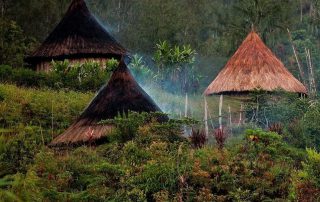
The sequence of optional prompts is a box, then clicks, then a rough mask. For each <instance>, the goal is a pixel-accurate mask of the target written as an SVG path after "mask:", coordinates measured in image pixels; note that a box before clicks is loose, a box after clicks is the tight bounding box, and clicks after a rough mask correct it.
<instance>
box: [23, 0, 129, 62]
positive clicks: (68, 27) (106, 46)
mask: <svg viewBox="0 0 320 202" xmlns="http://www.w3.org/2000/svg"><path fill="white" fill-rule="evenodd" d="M126 53H127V51H126V49H125V48H124V47H122V46H121V45H120V44H119V43H118V42H117V41H116V40H115V39H114V38H113V37H112V36H111V35H110V34H109V33H108V31H107V30H106V29H105V28H104V27H103V26H102V25H101V24H100V23H99V22H98V20H97V19H96V18H95V16H93V15H92V14H91V12H90V11H89V9H88V7H87V5H86V3H85V1H84V0H73V1H72V3H71V5H70V7H69V9H68V11H67V13H66V14H65V16H64V17H63V19H62V20H61V22H60V23H59V24H58V25H57V27H56V28H55V29H54V30H53V31H52V32H51V34H50V35H49V36H48V38H47V39H46V40H45V41H44V42H43V43H42V45H41V46H40V47H39V48H38V49H37V50H36V51H35V52H34V53H33V54H32V55H30V56H29V57H27V58H26V59H25V60H26V62H28V63H30V64H35V63H38V62H40V61H51V60H53V59H57V60H63V59H71V58H83V57H90V58H94V57H107V58H111V57H115V58H119V59H120V58H121V57H122V56H123V55H125V54H126Z"/></svg>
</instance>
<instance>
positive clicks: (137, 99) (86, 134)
mask: <svg viewBox="0 0 320 202" xmlns="http://www.w3.org/2000/svg"><path fill="white" fill-rule="evenodd" d="M129 111H134V112H161V110H160V108H159V107H158V106H157V105H156V104H155V102H154V101H153V100H152V99H151V98H150V97H149V95H148V94H147V93H146V92H145V91H144V90H143V89H142V88H141V87H140V86H139V84H138V83H137V82H136V81H135V79H134V78H133V76H132V74H131V73H130V70H129V69H128V68H127V66H126V64H125V63H124V62H123V61H121V62H120V64H119V67H118V68H117V69H116V70H115V71H114V73H113V75H112V77H111V79H110V80H109V82H108V84H107V85H106V86H104V87H103V88H102V89H101V90H100V91H99V92H98V94H97V95H96V97H95V98H94V99H93V100H92V101H91V103H90V104H89V106H88V107H87V108H86V109H85V110H84V112H83V113H82V114H81V115H80V117H79V118H78V119H77V120H76V121H75V123H73V124H72V125H71V126H70V127H69V128H68V129H67V130H66V131H65V132H64V133H63V134H61V135H60V136H58V137H57V138H55V139H54V140H53V141H52V142H51V144H50V145H51V146H59V145H74V144H82V143H86V142H89V141H90V142H92V141H93V142H95V141H99V142H100V141H103V140H104V138H105V137H106V136H107V135H108V134H109V133H110V132H111V131H112V129H113V126H112V125H100V124H98V123H99V122H100V121H102V120H107V119H113V118H115V117H116V116H117V115H118V114H119V113H120V114H123V113H124V114H127V113H128V112H129ZM163 119H164V120H166V117H163Z"/></svg>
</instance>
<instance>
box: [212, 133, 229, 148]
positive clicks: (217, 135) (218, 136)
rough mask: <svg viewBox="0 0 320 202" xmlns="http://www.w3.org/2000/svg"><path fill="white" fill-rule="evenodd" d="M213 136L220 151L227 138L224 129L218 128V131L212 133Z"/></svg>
mask: <svg viewBox="0 0 320 202" xmlns="http://www.w3.org/2000/svg"><path fill="white" fill-rule="evenodd" d="M213 136H214V138H215V140H216V143H217V145H218V148H219V149H220V150H222V149H223V147H224V145H225V142H226V140H227V138H228V133H227V131H226V129H225V128H222V129H221V128H218V129H215V131H214V133H213Z"/></svg>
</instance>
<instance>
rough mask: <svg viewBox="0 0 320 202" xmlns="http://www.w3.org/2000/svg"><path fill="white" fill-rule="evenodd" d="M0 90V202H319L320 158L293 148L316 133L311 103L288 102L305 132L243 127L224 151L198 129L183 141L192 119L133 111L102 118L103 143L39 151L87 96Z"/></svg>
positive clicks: (313, 152)
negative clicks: (108, 127)
mask: <svg viewBox="0 0 320 202" xmlns="http://www.w3.org/2000/svg"><path fill="white" fill-rule="evenodd" d="M0 92H1V105H0V106H1V111H0V115H1V127H2V129H1V131H0V132H1V135H0V168H1V169H0V170H1V172H0V176H1V180H0V198H3V199H4V200H5V201H17V200H18V201H19V200H20V201H180V200H183V201H263V200H310V201H316V200H318V199H319V197H320V186H319V182H320V175H319V172H318V171H319V168H318V167H319V153H318V152H317V151H316V150H314V149H307V151H305V146H301V148H302V149H298V148H296V147H294V146H293V145H296V144H297V142H300V143H301V142H303V141H302V140H303V138H305V140H306V139H308V135H309V134H310V135H312V134H319V132H316V128H317V127H314V126H313V125H312V124H314V123H315V122H310V121H308V120H305V119H307V117H309V116H311V115H313V114H314V115H316V113H317V111H318V110H317V109H318V108H319V106H318V105H317V104H313V105H312V106H309V103H308V102H307V103H304V102H303V100H298V101H296V104H294V103H292V105H294V106H295V107H296V106H300V107H302V106H304V105H306V106H305V107H306V108H310V110H307V111H306V113H305V115H304V116H302V117H303V118H302V119H301V120H298V121H300V122H301V124H302V126H301V127H302V128H301V130H299V131H296V130H294V131H295V132H296V133H298V132H299V134H296V133H294V135H296V137H292V136H291V135H293V132H292V129H290V125H289V126H288V125H287V124H286V123H285V122H283V123H284V125H285V126H288V127H289V128H288V129H285V130H284V131H285V133H284V134H283V135H279V134H277V133H275V132H266V131H263V130H262V129H250V130H247V131H246V132H240V134H238V133H237V134H234V135H235V136H229V137H228V139H227V144H223V145H221V144H220V143H219V142H217V143H215V141H214V138H213V135H212V136H210V137H209V141H208V142H207V141H206V140H204V141H203V134H201V133H203V132H201V131H199V132H194V133H197V134H193V137H190V138H187V137H183V136H182V135H183V134H184V130H182V129H184V128H185V126H183V125H184V124H187V125H190V124H191V125H190V126H193V127H196V126H197V125H198V124H199V123H198V122H195V121H192V120H181V121H174V120H172V121H170V122H168V123H158V122H157V120H158V119H157V118H156V117H158V116H159V115H160V114H137V113H132V114H131V113H130V114H129V116H128V117H120V116H119V117H117V118H116V119H114V120H106V122H108V123H110V122H112V123H113V124H115V125H116V126H117V128H116V130H115V131H114V133H113V134H112V135H110V136H109V138H108V143H107V144H104V145H95V144H91V145H89V146H82V147H79V148H74V149H68V150H57V149H51V148H48V147H46V146H45V145H46V144H47V143H48V142H49V141H51V140H52V136H55V135H57V134H59V133H60V132H61V131H62V130H63V129H64V128H66V127H67V126H68V125H70V123H71V122H72V120H74V118H75V117H77V116H78V114H79V113H80V112H81V110H82V109H83V108H84V107H85V106H86V104H87V103H88V102H89V100H90V99H91V98H92V96H93V95H92V94H83V93H75V92H63V91H60V92H54V91H51V90H32V89H21V88H18V87H15V86H11V85H0ZM288 99H290V98H288ZM292 102H293V101H292ZM308 106H309V107H308ZM52 107H53V108H52ZM289 108H291V109H294V108H292V106H289V107H288V111H283V114H284V115H286V114H287V113H288V112H290V110H289ZM284 109H285V106H282V110H284ZM297 109H298V108H297ZM278 111H279V109H278ZM301 113H303V111H301ZM280 114H281V113H280V111H279V112H278V115H279V116H280ZM309 114H310V115H309ZM292 116H293V117H296V118H297V117H299V116H300V115H292ZM318 116H319V115H318ZM287 117H290V116H287ZM52 120H53V121H52ZM146 120H148V121H146ZM278 120H280V118H278ZM52 123H53V125H52ZM101 124H102V123H101ZM310 124H311V125H310ZM309 125H310V126H309ZM182 126H183V127H182ZM247 127H248V126H247ZM235 128H236V127H235ZM311 128H312V129H313V131H312V133H311V132H310V129H311ZM194 131H196V130H194ZM201 136H202V138H201ZM199 137H200V138H199ZM289 137H291V138H292V139H290V138H289ZM292 140H294V141H293V142H292ZM309 140H310V141H311V140H312V138H309ZM228 142H229V143H228ZM314 145H319V144H318V143H316V144H314Z"/></svg>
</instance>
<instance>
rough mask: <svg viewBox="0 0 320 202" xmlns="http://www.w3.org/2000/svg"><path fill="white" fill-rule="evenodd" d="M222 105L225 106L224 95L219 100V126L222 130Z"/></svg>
mask: <svg viewBox="0 0 320 202" xmlns="http://www.w3.org/2000/svg"><path fill="white" fill-rule="evenodd" d="M222 107H223V95H222V94H221V95H220V102H219V127H220V129H221V130H222Z"/></svg>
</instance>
